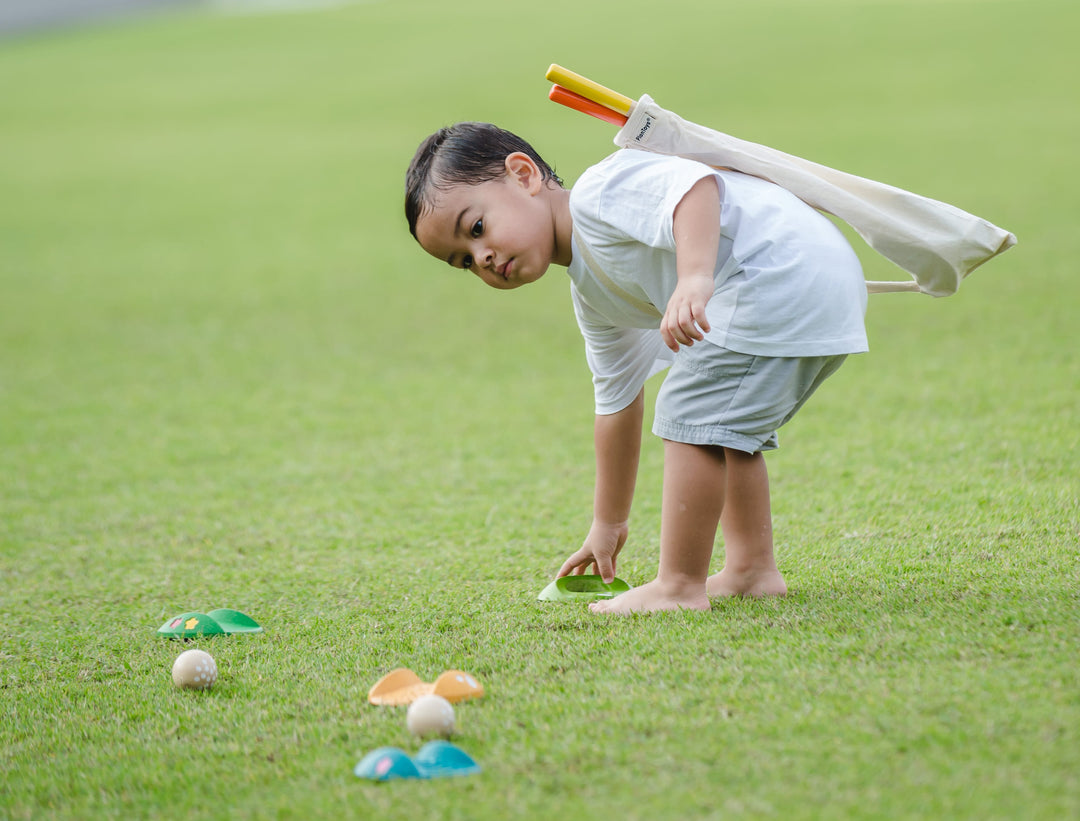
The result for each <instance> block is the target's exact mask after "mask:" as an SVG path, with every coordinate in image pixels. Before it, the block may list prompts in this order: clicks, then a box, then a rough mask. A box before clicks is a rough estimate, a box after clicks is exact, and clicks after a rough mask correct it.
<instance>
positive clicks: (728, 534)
mask: <svg viewBox="0 0 1080 821" xmlns="http://www.w3.org/2000/svg"><path fill="white" fill-rule="evenodd" d="M724 455H725V461H726V474H727V475H726V481H725V496H724V511H723V516H722V517H721V519H720V525H721V527H722V528H723V532H724V551H725V559H724V569H723V570H721V571H720V572H719V573H716V574H714V575H712V576H710V577H709V580H708V582H707V584H706V590H707V591H708V594H709V595H710V596H783V595H785V594H786V593H787V585H786V584H785V583H784V577H783V576H781V575H780V571H779V569H778V568H777V566H776V559H775V557H774V556H773V538H772V511H771V507H770V503H769V474H768V471H767V470H766V467H765V457H764V455H763V454H761V453H760V452H759V453H755V454H752V455H751V454H748V453H743V452H742V451H738V450H731V449H725V451H724Z"/></svg>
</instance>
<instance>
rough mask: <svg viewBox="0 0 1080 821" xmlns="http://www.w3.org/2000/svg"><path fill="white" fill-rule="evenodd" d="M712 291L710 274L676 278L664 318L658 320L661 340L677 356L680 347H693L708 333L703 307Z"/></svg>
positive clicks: (712, 284) (707, 323)
mask: <svg viewBox="0 0 1080 821" xmlns="http://www.w3.org/2000/svg"><path fill="white" fill-rule="evenodd" d="M714 288H715V285H714V283H713V278H712V276H711V275H709V274H699V275H695V276H680V277H679V283H678V285H676V286H675V292H674V293H673V294H672V295H671V299H669V300H668V304H667V310H666V311H664V317H663V319H661V320H660V336H662V337H663V338H664V344H665V345H667V346H668V347H669V348H671V350H673V351H676V352H678V350H679V345H693V344H694V342H697V341H700V340H702V339H704V338H705V334H704V333H703V331H708V330H709V320H708V318H707V317H706V316H705V306H706V305H707V304H708V302H709V299H710V298H711V297H712V295H713V289H714Z"/></svg>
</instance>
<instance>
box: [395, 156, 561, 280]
mask: <svg viewBox="0 0 1080 821" xmlns="http://www.w3.org/2000/svg"><path fill="white" fill-rule="evenodd" d="M523 157H524V159H525V160H528V158H527V157H525V155H518V154H512V155H510V157H508V158H507V173H506V175H505V176H504V177H501V178H498V179H495V180H491V181H489V182H483V183H479V184H476V185H467V184H461V185H455V186H453V187H451V188H448V189H446V190H444V191H437V192H436V199H435V203H434V206H433V207H432V208H431V209H430V210H428V211H427V212H426V213H425V214H423V215H422V216H421V217H420V218H419V219H418V220H417V221H416V238H417V240H419V242H420V245H421V247H422V248H423V249H424V250H425V251H427V252H428V253H429V254H431V255H432V256H434V257H437V258H439V259H441V260H443V261H445V262H448V263H449V264H450V265H452V266H453V267H455V268H463V269H465V270H468V271H472V273H474V274H476V276H478V277H480V279H482V280H483V281H484V282H486V283H487V284H488V285H490V286H491V287H492V288H499V289H501V290H509V289H511V288H518V287H520V286H522V285H526V284H528V283H530V282H535V281H536V280H538V279H539V278H540V277H542V276H543V275H544V272H545V271H547V269H548V266H549V265H550V264H551V263H552V262H553V261H554V257H555V252H556V251H555V249H556V237H555V223H554V217H553V214H552V210H551V207H550V203H549V202H548V201H547V198H546V197H544V196H543V195H542V194H543V191H544V189H545V186H544V181H543V179H542V176H541V174H540V171H539V169H538V168H537V167H536V166H535V165H534V164H532V162H531V160H529V161H528V162H522V161H521V158H523ZM530 166H531V167H530Z"/></svg>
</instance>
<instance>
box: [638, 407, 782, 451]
mask: <svg viewBox="0 0 1080 821" xmlns="http://www.w3.org/2000/svg"><path fill="white" fill-rule="evenodd" d="M652 432H653V433H654V434H656V435H657V436H659V437H660V438H661V439H670V440H671V441H673V442H682V443H684V444H687V445H713V446H716V447H724V448H731V449H732V450H738V451H742V452H743V453H757V452H758V451H766V450H776V449H777V448H779V447H780V444H779V442H778V440H777V436H776V431H773V432H772V433H769V434H767V435H765V436H747V435H746V434H744V433H738V432H737V431H733V430H731V429H730V428H725V427H723V426H722V425H687V424H684V423H682V422H675V421H672V420H671V419H666V418H664V417H659V416H658V417H656V418H655V419H654V420H653V426H652Z"/></svg>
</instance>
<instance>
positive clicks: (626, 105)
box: [545, 63, 634, 114]
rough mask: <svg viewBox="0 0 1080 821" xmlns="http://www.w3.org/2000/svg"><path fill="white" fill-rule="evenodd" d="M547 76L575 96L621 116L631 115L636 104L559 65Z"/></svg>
mask: <svg viewBox="0 0 1080 821" xmlns="http://www.w3.org/2000/svg"><path fill="white" fill-rule="evenodd" d="M545 76H546V77H547V79H548V80H550V81H551V82H553V83H555V85H558V86H562V87H563V88H565V89H567V90H568V91H573V92H574V93H575V94H580V95H581V96H582V97H585V98H586V99H588V100H592V101H593V102H594V103H599V104H600V105H602V106H604V107H605V108H610V109H611V110H612V111H617V112H618V113H619V114H629V113H630V107H631V106H632V105H633V104H634V101H633V100H631V99H630V98H629V97H627V96H625V95H623V94H619V93H618V92H617V91H612V90H611V89H610V88H607V87H605V86H602V85H600V84H599V83H594V82H593V81H592V80H590V79H588V78H587V77H582V76H581V75H580V74H575V73H574V72H573V71H570V70H569V69H566V68H563V67H562V66H560V65H558V64H557V63H552V64H551V67H550V68H548V72H547V74H546V75H545Z"/></svg>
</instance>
